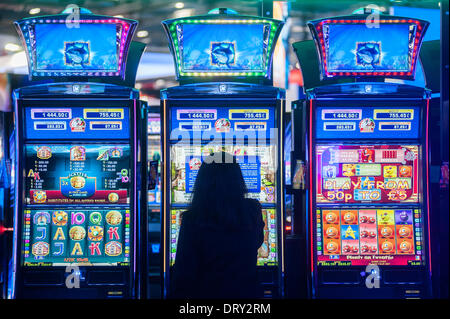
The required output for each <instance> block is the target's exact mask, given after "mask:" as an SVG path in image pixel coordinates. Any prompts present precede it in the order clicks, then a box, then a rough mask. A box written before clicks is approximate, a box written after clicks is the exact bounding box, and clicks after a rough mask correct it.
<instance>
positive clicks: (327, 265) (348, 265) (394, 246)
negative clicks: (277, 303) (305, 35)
mask: <svg viewBox="0 0 450 319" xmlns="http://www.w3.org/2000/svg"><path fill="white" fill-rule="evenodd" d="M428 24H429V23H428V22H426V21H422V20H417V19H411V18H403V17H396V16H385V15H377V14H373V15H371V16H369V14H368V13H367V12H366V13H365V14H354V15H351V16H342V17H334V18H327V19H320V20H315V21H311V22H309V23H308V26H309V28H310V31H311V33H312V35H313V39H314V41H315V45H316V49H317V52H318V56H319V60H320V69H321V80H322V81H324V83H323V85H322V86H317V87H315V88H312V89H309V90H308V91H307V92H306V93H307V97H306V99H305V100H304V101H299V102H297V103H294V107H293V109H296V111H295V112H294V114H295V113H298V114H300V116H301V117H302V118H306V119H307V121H306V123H307V124H306V125H305V126H304V127H303V129H302V130H301V129H299V130H298V131H295V132H294V133H295V134H297V135H298V136H299V137H301V136H305V137H306V143H305V148H304V150H303V152H300V153H303V155H304V157H303V158H299V159H300V160H304V161H305V162H306V163H307V174H306V178H307V181H308V187H307V190H306V192H307V196H306V198H307V203H306V205H304V207H306V208H307V210H306V213H307V218H306V220H307V221H308V225H307V231H308V236H307V237H308V239H309V243H308V244H307V247H305V249H306V250H307V251H308V255H309V261H308V262H309V267H308V268H309V274H310V275H309V282H310V287H309V288H310V290H309V293H310V296H311V297H312V298H384V299H388V298H427V297H430V294H431V286H430V276H431V258H430V239H429V236H430V234H429V227H430V223H429V218H430V211H429V201H428V199H429V187H428V184H429V183H428V181H429V141H428V130H429V128H428V114H429V91H428V90H427V89H425V88H423V87H416V86H412V85H407V84H403V83H402V80H411V79H414V76H415V68H416V63H417V59H418V56H419V50H420V46H421V42H422V39H423V36H424V33H425V31H426V29H427V27H428ZM330 79H332V80H340V81H341V82H346V83H338V84H331V85H330V84H327V83H325V82H326V81H329V80H330ZM385 79H394V80H390V81H385ZM308 122H309V123H308Z"/></svg>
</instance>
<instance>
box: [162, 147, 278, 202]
mask: <svg viewBox="0 0 450 319" xmlns="http://www.w3.org/2000/svg"><path fill="white" fill-rule="evenodd" d="M218 151H223V152H227V153H229V154H233V155H235V156H236V158H237V160H238V163H239V165H240V167H241V171H242V175H243V177H244V181H245V183H246V186H247V190H248V193H247V196H248V197H249V198H254V199H257V200H258V201H260V202H261V203H264V204H275V203H276V196H277V194H276V191H275V190H276V185H275V172H276V167H275V158H276V154H275V151H276V149H275V146H274V145H267V146H243V145H242V146H241V145H225V146H223V145H216V146H210V145H205V146H200V145H198V146H187V145H183V144H179V145H173V146H172V147H171V159H172V163H171V202H172V204H187V203H189V202H190V199H191V196H192V192H193V190H194V184H195V179H196V177H197V173H198V170H199V169H200V165H201V163H202V159H203V156H207V155H209V154H211V153H213V152H218Z"/></svg>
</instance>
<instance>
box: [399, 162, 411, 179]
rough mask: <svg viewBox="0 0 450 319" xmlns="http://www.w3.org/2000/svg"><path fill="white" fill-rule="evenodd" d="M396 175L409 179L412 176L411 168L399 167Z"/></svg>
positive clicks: (408, 166)
mask: <svg viewBox="0 0 450 319" xmlns="http://www.w3.org/2000/svg"><path fill="white" fill-rule="evenodd" d="M398 175H399V176H400V177H411V176H412V166H410V165H402V166H399V168H398Z"/></svg>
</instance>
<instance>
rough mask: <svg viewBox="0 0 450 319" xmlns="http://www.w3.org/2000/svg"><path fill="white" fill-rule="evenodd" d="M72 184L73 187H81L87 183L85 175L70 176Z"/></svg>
mask: <svg viewBox="0 0 450 319" xmlns="http://www.w3.org/2000/svg"><path fill="white" fill-rule="evenodd" d="M70 185H71V186H72V187H73V188H76V189H81V188H83V187H84V185H86V179H85V178H84V177H83V176H73V177H71V178H70Z"/></svg>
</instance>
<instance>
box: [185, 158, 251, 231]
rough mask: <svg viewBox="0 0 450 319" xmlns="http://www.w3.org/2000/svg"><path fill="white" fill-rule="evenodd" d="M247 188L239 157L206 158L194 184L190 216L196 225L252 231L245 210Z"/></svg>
mask: <svg viewBox="0 0 450 319" xmlns="http://www.w3.org/2000/svg"><path fill="white" fill-rule="evenodd" d="M246 193H247V188H246V185H245V181H244V178H243V176H242V172H241V168H240V166H239V164H238V162H237V160H236V157H234V156H232V155H230V154H228V153H224V152H219V153H214V154H211V155H209V156H208V157H206V158H204V160H203V163H202V165H201V166H200V169H199V171H198V175H197V178H196V181H195V184H194V193H193V196H192V201H191V205H190V208H189V210H188V212H186V213H187V214H189V215H190V217H191V218H192V219H193V220H195V222H196V223H200V224H207V225H211V224H213V225H221V226H224V227H228V228H248V227H249V226H250V222H249V218H248V215H249V214H248V212H246V211H245V210H244V209H243V204H244V199H245V194H246Z"/></svg>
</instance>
